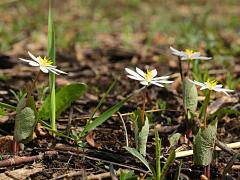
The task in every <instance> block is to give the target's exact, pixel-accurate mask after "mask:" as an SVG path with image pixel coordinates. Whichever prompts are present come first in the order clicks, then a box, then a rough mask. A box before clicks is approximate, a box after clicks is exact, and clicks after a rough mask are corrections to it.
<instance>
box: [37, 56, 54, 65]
mask: <svg viewBox="0 0 240 180" xmlns="http://www.w3.org/2000/svg"><path fill="white" fill-rule="evenodd" d="M38 60H39V64H40V66H42V67H47V66H49V65H52V64H53V62H52V61H51V60H50V59H48V58H47V57H46V56H45V57H44V58H42V57H41V56H38Z"/></svg>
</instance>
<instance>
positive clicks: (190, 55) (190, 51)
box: [185, 49, 194, 59]
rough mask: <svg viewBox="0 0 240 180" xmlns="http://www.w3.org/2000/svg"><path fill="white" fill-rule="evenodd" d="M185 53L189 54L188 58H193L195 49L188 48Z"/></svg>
mask: <svg viewBox="0 0 240 180" xmlns="http://www.w3.org/2000/svg"><path fill="white" fill-rule="evenodd" d="M185 53H186V54H187V56H188V58H189V59H191V58H192V55H193V53H194V51H193V50H191V49H186V50H185Z"/></svg>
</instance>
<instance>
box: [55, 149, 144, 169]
mask: <svg viewBox="0 0 240 180" xmlns="http://www.w3.org/2000/svg"><path fill="white" fill-rule="evenodd" d="M55 149H56V150H58V152H59V153H62V154H72V155H74V156H80V157H84V158H87V159H90V160H93V161H101V162H104V163H108V164H113V165H116V166H119V167H123V168H126V169H132V170H135V171H138V172H142V173H146V172H147V171H145V170H142V169H139V168H136V167H132V166H128V165H124V164H119V163H116V162H111V161H107V160H104V159H100V158H95V157H91V156H87V155H85V154H79V152H78V153H74V152H70V151H67V152H65V151H66V149H65V148H63V149H61V146H58V147H55Z"/></svg>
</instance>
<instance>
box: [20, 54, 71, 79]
mask: <svg viewBox="0 0 240 180" xmlns="http://www.w3.org/2000/svg"><path fill="white" fill-rule="evenodd" d="M28 54H29V56H30V57H31V58H32V60H28V59H23V58H19V59H20V60H21V61H24V62H27V63H28V64H29V65H31V66H34V67H39V68H40V70H41V71H42V72H44V73H49V71H50V72H52V73H54V74H57V75H59V74H60V73H62V74H67V73H66V72H64V71H61V70H59V69H56V67H57V66H53V65H52V63H53V62H52V61H51V60H50V59H48V58H46V57H44V58H42V57H41V56H38V57H35V56H34V55H33V54H32V53H30V52H29V51H28Z"/></svg>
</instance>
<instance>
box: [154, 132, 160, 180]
mask: <svg viewBox="0 0 240 180" xmlns="http://www.w3.org/2000/svg"><path fill="white" fill-rule="evenodd" d="M154 134H155V156H156V172H157V179H160V176H161V163H160V154H161V140H160V139H159V135H158V130H157V129H155V130H154Z"/></svg>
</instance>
